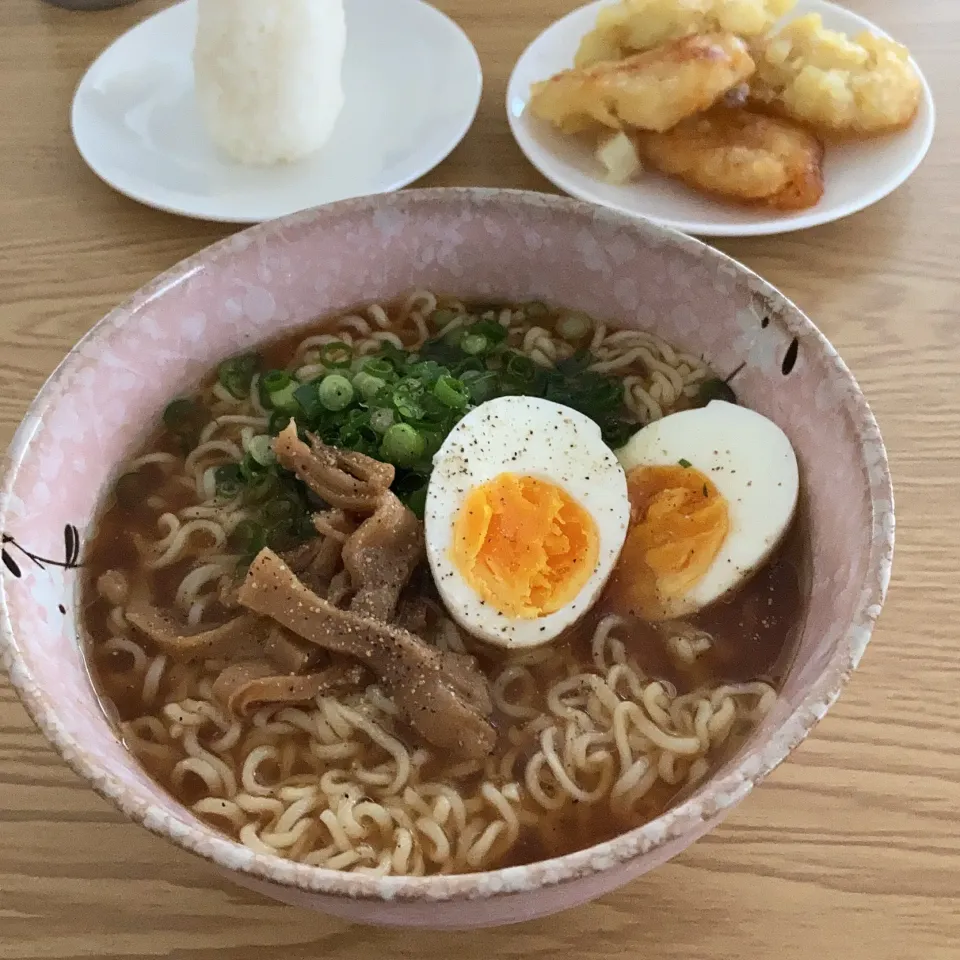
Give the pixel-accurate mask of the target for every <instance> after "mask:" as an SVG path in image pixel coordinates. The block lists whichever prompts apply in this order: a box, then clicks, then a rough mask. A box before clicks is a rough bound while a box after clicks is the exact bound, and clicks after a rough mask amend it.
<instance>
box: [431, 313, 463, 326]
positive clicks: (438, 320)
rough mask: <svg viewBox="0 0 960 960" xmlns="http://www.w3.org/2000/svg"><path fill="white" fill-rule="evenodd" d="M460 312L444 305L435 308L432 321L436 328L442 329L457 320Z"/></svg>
mask: <svg viewBox="0 0 960 960" xmlns="http://www.w3.org/2000/svg"><path fill="white" fill-rule="evenodd" d="M459 316H460V314H459V313H457V311H456V310H450V309H448V308H444V307H442V308H441V309H439V310H434V311H433V313H431V314H430V323H431V324H432V325H433V328H434V329H435V330H442V329H443V328H444V327H445V326H447V325H448V324H449V323H451V322H452V321H454V320H456V319H457V317H459Z"/></svg>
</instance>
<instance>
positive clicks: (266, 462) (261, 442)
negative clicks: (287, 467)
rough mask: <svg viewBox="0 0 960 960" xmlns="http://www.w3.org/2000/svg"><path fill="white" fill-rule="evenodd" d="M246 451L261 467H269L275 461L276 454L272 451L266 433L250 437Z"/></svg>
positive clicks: (271, 444) (271, 445)
mask: <svg viewBox="0 0 960 960" xmlns="http://www.w3.org/2000/svg"><path fill="white" fill-rule="evenodd" d="M247 453H248V454H250V456H251V458H252V459H253V460H254V461H255V462H256V463H258V464H259V465H260V466H261V467H269V466H270V465H271V464H274V463H276V462H277V455H276V454H275V453H274V452H273V443H272V442H271V438H270V437H268V436H267V435H266V434H262V433H261V434H259V435H258V436H256V437H252V438H251V440H250V443H248V444H247Z"/></svg>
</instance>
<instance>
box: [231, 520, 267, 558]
mask: <svg viewBox="0 0 960 960" xmlns="http://www.w3.org/2000/svg"><path fill="white" fill-rule="evenodd" d="M230 544H231V546H232V547H233V549H235V550H237V551H239V552H240V553H241V554H243V555H245V556H247V557H250V556H256V554H258V553H259V552H260V551H261V550H262V549H263V548H264V547H265V546H266V545H267V533H266V531H265V530H264V529H263V527H262V526H261V525H260V524H259V523H257V522H256V521H255V520H249V519H244V520H241V521H240V522H239V523H238V524H237V525H236V526H235V527H234V528H233V532H232V533H231V534H230Z"/></svg>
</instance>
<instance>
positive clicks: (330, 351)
mask: <svg viewBox="0 0 960 960" xmlns="http://www.w3.org/2000/svg"><path fill="white" fill-rule="evenodd" d="M351 360H353V350H352V349H351V348H350V347H349V346H348V345H347V344H346V343H344V342H343V341H342V340H333V341H331V342H330V343H325V344H324V345H323V346H322V347H321V348H320V362H321V363H322V364H323V365H324V366H325V367H349V366H350V361H351Z"/></svg>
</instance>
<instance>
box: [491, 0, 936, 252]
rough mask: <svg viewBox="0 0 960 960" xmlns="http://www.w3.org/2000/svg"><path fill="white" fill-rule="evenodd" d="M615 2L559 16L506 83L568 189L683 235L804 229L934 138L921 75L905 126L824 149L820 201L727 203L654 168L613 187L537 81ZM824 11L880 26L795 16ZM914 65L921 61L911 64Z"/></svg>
mask: <svg viewBox="0 0 960 960" xmlns="http://www.w3.org/2000/svg"><path fill="white" fill-rule="evenodd" d="M607 4H608V0H600V2H599V3H592V4H590V5H589V6H586V7H581V8H580V9H578V10H574V11H573V12H572V13H570V14H568V15H567V16H565V17H564V18H563V19H562V20H558V21H557V22H556V23H554V24H553V25H552V26H551V27H548V28H547V29H546V30H545V31H544V32H543V33H541V34H540V36H539V37H537V39H536V40H534V41H533V43H531V44H530V46H529V47H527V49H526V50H525V51H524V52H523V54H522V55H521V57H520V59H519V60H518V61H517V64H516V66H515V67H514V69H513V74H512V75H511V77H510V84H509V86H508V88H507V116H508V118H509V120H510V129H511V130H512V131H513V135H514V137H515V138H516V140H517V143H518V144H519V145H520V149H521V150H522V151H523V152H524V153H525V154H526V156H527V159H528V160H529V161H530V162H531V163H532V164H533V165H534V166H535V167H536V168H537V169H538V170H539V171H540V172H541V173H542V174H543V175H544V176H545V177H546V178H547V179H548V180H550V181H551V182H553V183H554V184H556V185H557V186H558V187H559V188H560V189H561V190H565V191H566V192H567V193H569V194H572V195H573V196H575V197H580V198H581V199H582V200H590V201H592V202H594V203H600V204H603V205H604V206H607V207H612V208H613V209H615V210H620V211H622V212H623V213H628V214H633V215H635V216H643V217H649V218H650V219H652V220H656V221H658V222H659V223H662V224H665V225H666V226H669V227H675V228H676V229H678V230H682V231H684V232H685V233H692V234H697V235H699V236H706V237H738V236H739V237H746V236H759V235H762V234H772V233H787V232H789V231H791V230H802V229H804V228H806V227H813V226H816V225H817V224H821V223H829V222H830V221H831V220H839V219H840V218H841V217H846V216H849V215H850V214H851V213H856V212H857V211H858V210H863V209H864V207H868V206H870V205H871V204H873V203H876V202H877V201H878V200H881V199H882V198H883V197H885V196H887V194H889V193H892V192H893V191H894V190H896V189H897V187H899V186H900V185H901V184H902V183H903V182H904V180H906V179H907V177H909V176H910V174H911V173H913V171H914V170H916V169H917V167H918V166H919V165H920V161H921V160H923V158H924V156H925V155H926V152H927V150H928V149H929V147H930V142H931V140H932V139H933V127H934V107H933V97H932V95H931V93H930V87H929V86H928V85H927V81H926V79H923V78H922V75H921V79H923V101H922V103H921V104H920V111H919V113H918V114H917V118H916V120H914V122H913V124H912V125H911V126H910V127H909V128H908V129H907V130H905V131H903V132H901V133H898V134H893V135H890V136H885V137H879V138H876V139H873V140H868V141H863V142H861V143H852V144H844V145H842V146H835V145H831V146H828V147H827V153H826V159H825V162H824V181H825V183H824V195H823V199H822V200H821V201H820V202H819V203H818V204H817V206H815V207H813V208H811V209H809V210H801V211H798V212H796V213H777V212H771V211H769V210H763V209H750V208H748V207H740V206H736V205H733V204H730V205H728V204H725V203H721V202H718V201H716V200H712V199H710V198H709V197H705V196H701V195H700V194H697V193H695V192H694V191H693V190H691V189H690V188H689V187H686V186H684V185H683V184H681V183H677V182H675V181H672V180H669V179H667V178H666V177H663V176H661V175H659V174H657V173H646V174H644V175H643V177H642V178H641V179H640V180H637V181H635V182H633V183H629V184H624V185H620V186H616V185H613V184H609V183H605V182H604V180H603V171H602V167H601V166H600V164H599V162H598V161H597V160H596V159H595V158H594V156H593V154H592V153H591V152H590V150H589V149H588V148H587V147H586V146H585V145H584V144H582V143H581V142H579V141H578V140H577V139H576V138H573V137H567V136H564V135H562V134H561V133H559V132H558V131H557V130H556V129H555V128H554V127H552V126H550V125H549V124H547V123H545V122H544V121H542V120H538V119H537V118H536V117H533V116H531V115H530V112H529V111H528V110H527V109H526V106H527V101H528V100H529V98H530V85H531V84H532V83H534V82H536V81H538V80H544V79H546V78H547V77H550V76H553V75H554V74H556V73H559V72H560V71H561V70H565V69H567V68H568V67H570V66H572V65H573V55H574V53H575V52H576V49H577V46H578V45H579V43H580V39H581V37H582V36H583V35H584V34H585V33H587V32H588V31H589V30H591V29H592V28H593V26H594V23H595V21H596V18H597V11H598V10H600V8H601V7H603V6H606V5H607ZM805 13H819V14H821V15H822V16H823V21H824V24H825V25H826V26H827V27H830V28H832V29H835V30H843V31H844V32H846V33H848V34H856V33H859V32H860V31H862V30H865V29H867V30H872V31H873V32H875V33H877V34H883V31H882V30H880V29H879V28H878V27H875V26H874V25H873V24H871V23H870V22H869V21H867V20H864V19H863V17H859V16H857V14H855V13H851V12H850V11H849V10H845V9H843V8H842V7H838V6H836V5H834V4H832V3H826V2H824V0H799V2H798V3H797V5H796V7H795V9H794V11H793V13H791V14H790V17H789V19H793V18H794V17H796V16H800V15H802V14H805ZM914 66H916V64H914Z"/></svg>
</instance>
